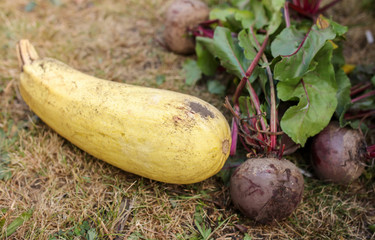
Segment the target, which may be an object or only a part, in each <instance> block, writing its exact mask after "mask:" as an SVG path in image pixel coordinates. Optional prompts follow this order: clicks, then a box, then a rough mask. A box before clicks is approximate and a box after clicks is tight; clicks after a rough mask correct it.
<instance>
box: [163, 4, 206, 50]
mask: <svg viewBox="0 0 375 240" xmlns="http://www.w3.org/2000/svg"><path fill="white" fill-rule="evenodd" d="M209 13H210V10H209V8H208V7H207V5H206V4H205V3H203V2H201V1H198V0H176V1H174V2H173V3H172V4H171V5H170V6H169V8H168V9H167V12H166V17H165V29H164V42H165V44H166V46H167V47H168V48H169V49H170V50H171V51H173V52H175V53H178V54H191V53H194V50H195V43H194V38H193V37H191V36H189V30H192V29H193V28H194V27H196V26H197V25H198V24H199V23H201V22H203V21H205V20H207V19H208V16H209Z"/></svg>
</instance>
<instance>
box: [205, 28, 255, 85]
mask: <svg viewBox="0 0 375 240" xmlns="http://www.w3.org/2000/svg"><path fill="white" fill-rule="evenodd" d="M212 50H213V55H214V56H215V57H217V58H219V60H220V63H221V65H222V66H223V67H224V68H225V69H226V70H227V72H229V73H231V74H234V75H235V76H236V77H238V78H239V79H241V78H242V77H244V76H245V72H246V70H247V68H248V67H249V66H250V64H251V61H250V60H249V59H247V58H246V57H245V54H244V50H243V49H242V48H241V47H240V45H239V43H238V40H237V39H235V38H233V37H232V33H231V31H230V30H229V29H227V28H224V27H217V28H216V29H215V33H214V38H213V47H212Z"/></svg>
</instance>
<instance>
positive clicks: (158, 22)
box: [0, 0, 375, 239]
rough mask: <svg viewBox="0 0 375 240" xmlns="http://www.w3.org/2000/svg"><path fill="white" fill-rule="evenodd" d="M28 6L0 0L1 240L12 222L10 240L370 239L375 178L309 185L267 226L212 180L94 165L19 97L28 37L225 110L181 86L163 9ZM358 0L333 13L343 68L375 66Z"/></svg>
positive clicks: (81, 61) (130, 3)
mask: <svg viewBox="0 0 375 240" xmlns="http://www.w3.org/2000/svg"><path fill="white" fill-rule="evenodd" d="M35 2H36V5H33V4H32V3H31V2H29V1H21V0H5V1H0V63H1V64H0V109H1V114H0V147H1V164H2V165H0V167H1V170H2V171H3V172H2V173H3V174H4V170H6V169H8V170H10V171H11V175H10V174H5V175H6V176H5V175H4V176H3V177H2V178H3V179H2V180H0V210H1V211H0V227H1V228H0V230H1V235H0V236H2V238H5V235H6V234H7V233H6V231H10V230H11V228H10V224H11V223H12V222H13V225H15V230H16V231H15V233H14V234H12V235H10V237H8V239H211V238H212V239H243V238H244V237H248V238H247V239H371V238H375V235H374V231H371V230H370V226H371V225H374V224H375V193H374V192H375V182H374V172H373V171H372V172H371V171H368V172H367V174H365V175H363V176H362V177H361V178H360V179H359V181H356V182H355V183H353V184H351V185H350V186H336V185H333V184H327V183H323V182H321V181H318V180H316V179H315V178H314V177H312V178H305V182H306V186H305V193H304V196H303V200H302V203H301V204H300V206H299V207H298V209H297V210H296V211H295V213H294V214H293V215H292V216H290V217H289V218H288V219H286V220H285V221H282V222H278V223H274V224H273V225H268V226H262V225H258V224H255V223H254V222H252V221H249V220H247V219H245V218H243V217H242V216H241V214H239V212H237V211H236V210H235V209H234V208H233V206H232V204H231V202H230V198H229V194H228V188H227V187H226V186H225V185H224V184H223V183H222V181H221V180H220V179H219V178H217V177H213V178H210V179H208V180H206V181H204V182H202V183H198V184H192V185H187V186H178V185H170V184H163V183H159V182H155V181H151V180H148V179H144V178H141V177H138V176H135V175H132V174H130V173H126V172H123V171H121V170H119V169H117V168H115V167H112V166H110V165H108V164H106V163H104V162H102V161H99V160H97V159H95V158H93V157H91V156H89V155H88V154H86V153H84V152H82V151H81V150H79V149H78V148H76V147H74V146H73V145H71V144H70V143H69V142H67V141H65V140H64V139H63V138H61V137H59V136H58V135H57V134H56V133H55V132H54V131H52V130H51V129H50V128H48V127H47V126H46V125H44V124H43V123H42V122H41V121H38V120H37V118H36V117H35V115H34V114H33V113H32V112H30V111H29V109H28V107H27V105H26V104H25V103H24V102H23V100H22V98H21V96H20V94H19V91H18V89H17V81H18V76H19V67H18V63H17V59H16V55H15V45H16V43H17V41H18V40H19V39H22V38H27V39H30V41H31V42H32V44H33V45H34V46H35V47H36V48H37V51H38V52H39V55H40V56H48V57H54V58H57V59H59V60H61V61H64V62H66V63H67V64H69V65H71V66H72V67H74V68H77V69H79V70H81V71H83V72H86V73H88V74H91V75H95V76H97V77H101V78H106V79H109V80H112V81H120V82H121V81H124V82H127V83H131V84H137V85H143V86H150V87H159V88H165V89H170V90H174V91H179V92H184V93H189V94H192V95H196V96H198V97H200V98H202V99H204V100H206V101H208V102H210V103H212V104H214V105H215V106H217V107H218V108H219V109H220V110H222V111H223V112H224V113H225V109H224V108H223V107H222V102H223V99H222V98H221V97H219V96H215V95H211V94H209V93H208V92H207V89H206V88H205V86H204V85H202V86H196V87H187V86H185V85H184V77H183V74H181V66H182V63H183V62H184V61H185V60H186V59H187V58H189V57H182V56H177V55H175V54H173V53H170V52H168V51H166V50H165V49H164V48H163V47H162V44H160V41H161V36H160V33H161V31H162V29H163V25H162V19H163V12H164V11H165V8H166V6H167V4H168V3H169V2H170V1H162V0H142V1H136V0H126V1H116V0H105V1H88V0H74V1H73V0H71V1H64V0H61V1H42V0H40V1H35ZM356 2H357V1H344V2H343V3H340V4H341V5H338V6H336V7H335V8H334V9H333V10H331V13H333V14H335V18H337V19H338V20H339V21H340V22H341V23H343V24H346V25H349V26H351V27H352V28H351V29H350V31H349V33H348V35H347V37H348V43H347V44H346V46H347V50H346V57H347V60H348V62H350V63H354V64H357V63H366V64H374V61H375V57H374V54H375V51H374V45H372V46H371V45H369V44H367V43H366V40H365V38H364V30H365V29H371V28H372V31H373V33H375V30H374V26H375V24H374V23H375V22H374V19H373V18H371V17H370V14H369V13H365V12H363V10H360V9H359V7H358V4H356ZM59 3H61V4H59ZM211 3H214V1H211ZM303 159H306V158H304V155H303V154H300V153H298V154H296V155H295V156H294V157H292V158H291V160H292V161H294V162H295V163H296V164H297V165H298V166H300V167H301V168H304V169H306V170H309V171H310V168H309V166H308V165H307V164H306V163H307V162H308V161H304V160H303ZM6 162H7V163H6ZM5 163H6V164H5ZM0 176H2V175H0ZM22 214H23V215H22ZM19 216H23V217H24V219H25V221H22V218H18V217H19ZM27 217H30V218H27ZM26 218H27V219H26ZM20 219H21V220H20ZM15 220H16V221H15ZM22 223H23V224H22Z"/></svg>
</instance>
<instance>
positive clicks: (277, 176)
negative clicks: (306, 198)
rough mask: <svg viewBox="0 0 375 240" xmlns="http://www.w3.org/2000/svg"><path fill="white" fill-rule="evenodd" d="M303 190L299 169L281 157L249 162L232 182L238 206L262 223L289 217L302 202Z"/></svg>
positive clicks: (232, 190)
mask: <svg viewBox="0 0 375 240" xmlns="http://www.w3.org/2000/svg"><path fill="white" fill-rule="evenodd" d="M303 188H304V180H303V176H302V174H301V172H300V171H299V169H298V168H297V167H296V166H295V165H294V164H293V163H291V162H290V161H288V160H285V159H282V160H279V159H277V158H253V159H248V160H247V161H246V162H244V163H242V164H241V165H240V166H239V167H238V168H237V169H236V170H235V172H234V173H233V175H232V177H231V181H230V194H231V198H232V201H233V204H234V205H235V207H236V208H238V209H239V210H240V211H241V212H242V213H243V214H244V215H245V216H247V217H249V218H251V219H253V220H255V221H257V222H260V223H269V222H272V221H273V220H282V219H284V218H286V217H288V216H289V215H290V214H291V213H292V212H293V211H294V210H295V209H296V208H297V206H298V204H299V202H300V201H301V199H302V193H303Z"/></svg>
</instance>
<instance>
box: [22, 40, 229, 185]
mask: <svg viewBox="0 0 375 240" xmlns="http://www.w3.org/2000/svg"><path fill="white" fill-rule="evenodd" d="M17 47H18V48H17V53H18V56H19V62H20V66H21V69H22V72H21V76H20V84H19V86H20V92H21V95H22V97H23V99H24V100H25V102H26V103H27V104H28V105H29V107H30V108H31V110H32V111H33V112H35V113H36V114H37V115H38V116H39V117H40V118H41V119H42V120H43V121H44V122H45V123H46V124H47V125H48V126H50V127H51V128H52V129H54V130H55V131H56V132H57V133H59V134H60V135H61V136H63V137H64V138H66V139H67V140H69V141H70V142H72V143H73V144H74V145H76V146H78V147H79V148H81V149H82V150H84V151H86V152H87V153H89V154H91V155H93V156H95V157H96V158H98V159H101V160H104V161H106V162H108V163H110V164H112V165H114V166H116V167H118V168H121V169H123V170H125V171H128V172H131V173H134V174H137V175H140V176H143V177H147V178H150V179H154V180H157V181H161V182H167V183H176V184H189V183H195V182H199V181H202V180H205V179H207V178H209V177H211V176H213V175H214V174H216V173H217V172H218V171H219V170H220V169H221V168H222V166H223V164H224V162H225V161H226V159H227V158H228V155H229V148H230V144H231V138H230V129H229V126H228V122H227V121H226V119H225V117H224V116H223V115H222V113H221V112H220V111H219V110H217V109H216V108H215V107H213V106H212V105H210V104H208V103H207V102H205V101H203V100H201V99H199V98H196V97H193V96H189V95H186V94H181V93H176V92H172V91H167V90H161V89H153V88H146V87H140V86H132V85H129V84H124V83H118V82H113V81H107V80H103V79H98V78H95V77H92V76H89V75H87V74H84V73H82V72H79V71H77V70H75V69H73V68H71V67H69V66H68V65H66V64H64V63H62V62H60V61H58V60H55V59H51V58H39V57H38V55H37V53H36V52H35V50H34V48H33V46H32V45H31V44H30V43H29V42H28V41H27V40H21V41H20V43H19V44H18V46H17Z"/></svg>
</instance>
